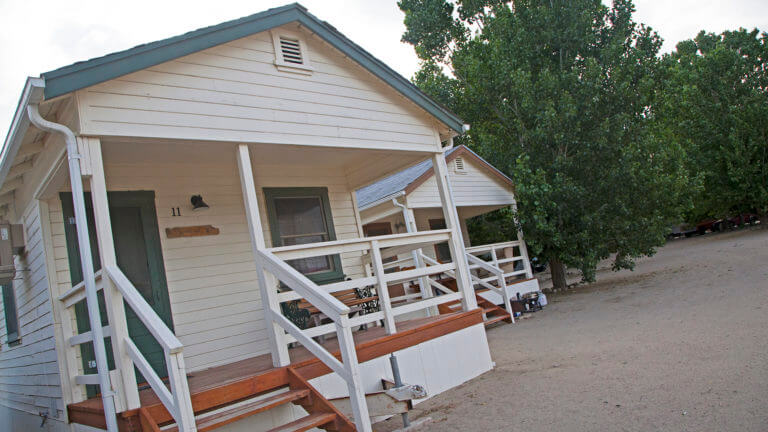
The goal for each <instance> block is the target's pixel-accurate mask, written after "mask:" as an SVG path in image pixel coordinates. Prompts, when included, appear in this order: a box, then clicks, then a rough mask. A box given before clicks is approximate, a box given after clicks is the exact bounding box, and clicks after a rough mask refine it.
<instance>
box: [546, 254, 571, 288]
mask: <svg viewBox="0 0 768 432" xmlns="http://www.w3.org/2000/svg"><path fill="white" fill-rule="evenodd" d="M549 271H550V273H551V274H552V288H554V289H557V290H564V289H565V288H566V287H567V286H568V282H567V281H566V280H565V264H563V262H562V261H560V260H559V259H557V258H550V259H549Z"/></svg>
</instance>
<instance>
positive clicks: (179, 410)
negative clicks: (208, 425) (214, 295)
mask: <svg viewBox="0 0 768 432" xmlns="http://www.w3.org/2000/svg"><path fill="white" fill-rule="evenodd" d="M95 276H96V289H97V291H99V290H102V289H103V287H104V278H105V277H107V278H109V279H110V280H111V281H112V283H113V284H114V285H115V287H116V288H117V290H118V291H119V292H120V294H121V296H122V298H123V300H124V301H125V303H126V304H127V305H128V306H129V307H130V308H131V310H132V311H133V312H134V313H135V314H136V316H137V317H138V318H139V319H140V320H141V322H142V323H143V324H144V326H145V327H146V328H147V329H148V330H149V331H150V333H151V334H152V336H154V338H155V339H156V340H157V342H158V343H159V344H160V346H161V347H162V348H163V352H164V355H165V363H166V367H167V371H168V382H169V384H170V389H169V388H168V386H166V384H165V383H164V382H163V380H162V379H161V378H160V377H159V376H158V374H157V373H156V372H155V370H154V369H153V368H152V366H151V365H150V364H149V362H148V361H147V359H146V358H145V357H144V355H143V354H142V353H141V351H139V349H138V348H137V347H136V345H135V344H134V343H133V341H132V340H131V338H130V337H126V338H124V339H123V340H122V341H116V340H115V339H114V335H113V332H112V331H111V328H110V326H108V325H107V326H105V327H102V329H103V331H104V336H105V337H106V336H111V337H112V343H121V342H122V344H123V346H124V347H125V350H126V352H127V353H128V356H129V357H130V359H131V362H132V363H133V364H132V365H127V366H128V367H133V366H136V368H137V369H138V370H139V371H140V372H141V374H142V375H143V376H144V378H145V379H146V380H147V383H148V384H149V385H150V387H151V388H152V390H153V391H154V392H155V394H156V395H157V397H158V398H159V399H160V401H161V402H162V403H163V405H164V406H165V408H166V409H167V410H168V412H169V413H170V414H171V416H172V417H173V419H174V420H175V421H176V424H177V426H178V428H179V429H178V430H180V431H185V432H186V431H195V430H196V426H195V417H194V412H193V410H192V401H191V398H190V393H189V385H188V383H187V375H186V367H185V365H184V355H183V349H184V346H183V345H182V343H181V341H179V339H178V338H177V337H176V335H174V334H173V332H172V331H171V330H170V329H169V328H168V326H166V325H165V323H164V322H163V321H162V320H161V319H160V317H159V316H158V315H157V313H155V311H154V310H153V309H152V307H151V306H150V305H149V303H147V301H146V300H144V297H142V296H141V294H140V293H139V291H138V290H137V289H136V287H135V286H134V285H133V284H132V283H131V281H130V280H128V278H127V277H126V276H125V274H123V272H122V271H121V270H120V269H119V268H118V267H117V266H114V265H110V266H106V267H105V268H104V269H102V270H100V271H98V272H96V274H95ZM83 299H85V285H84V284H83V283H82V282H81V283H79V284H77V285H75V286H74V287H72V288H71V289H70V290H68V291H67V292H65V293H64V294H62V295H61V296H60V297H59V301H60V302H61V303H62V305H63V307H64V310H66V311H67V312H68V313H67V314H66V315H67V316H66V318H68V319H70V320H74V319H75V314H74V309H75V304H77V303H79V302H80V301H82V300H83ZM67 327H71V328H73V329H74V327H72V326H67ZM73 333H74V330H73ZM65 339H66V343H67V346H66V349H68V350H72V349H75V347H77V346H78V345H81V344H84V343H89V342H92V341H93V335H92V333H91V332H90V331H88V332H84V333H80V334H69V335H65ZM76 357H77V356H76V355H68V356H67V358H68V359H70V360H69V361H73V360H74V359H75V358H76ZM110 375H111V381H112V386H113V388H114V387H117V386H119V385H121V384H122V383H121V382H120V380H118V379H116V377H115V375H114V374H113V373H111V374H110ZM74 381H75V384H76V385H79V386H84V385H88V384H99V380H98V375H97V374H80V375H77V376H75V378H74ZM137 387H138V386H137ZM78 393H80V394H81V398H84V395H85V392H83V391H80V392H78ZM123 409H125V407H123ZM118 411H120V410H118Z"/></svg>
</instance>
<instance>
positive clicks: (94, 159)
mask: <svg viewBox="0 0 768 432" xmlns="http://www.w3.org/2000/svg"><path fill="white" fill-rule="evenodd" d="M77 145H78V147H79V148H80V154H81V155H82V158H81V159H80V162H81V164H82V165H84V166H83V174H84V175H85V176H89V177H90V185H91V200H92V201H93V217H94V222H95V225H96V237H97V240H98V244H99V254H100V259H101V268H106V267H108V266H111V265H114V266H117V256H116V255H115V242H114V239H113V237H112V222H111V219H110V217H109V200H108V198H107V182H106V178H105V175H104V161H103V159H102V153H101V141H100V140H99V139H98V138H89V137H77ZM101 280H102V283H103V284H104V300H105V304H106V309H107V316H108V317H109V325H110V327H111V329H112V353H113V358H114V359H115V371H116V372H117V373H118V376H119V381H121V382H122V385H120V386H117V385H116V384H117V383H113V385H114V386H115V387H118V388H116V389H115V390H116V393H117V397H118V400H119V401H120V402H121V406H122V407H124V409H126V410H132V409H138V408H140V407H141V403H140V402H139V390H138V387H137V385H136V371H135V369H134V367H133V361H131V358H130V357H129V356H128V352H127V351H126V350H125V347H124V345H123V341H124V340H126V339H127V338H128V323H127V321H126V319H125V304H124V302H123V296H122V294H121V293H120V291H119V290H118V289H117V287H116V286H115V284H114V283H113V282H112V279H110V278H109V277H108V276H107V275H106V273H103V275H102V278H101Z"/></svg>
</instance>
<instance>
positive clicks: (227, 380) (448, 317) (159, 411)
mask: <svg viewBox="0 0 768 432" xmlns="http://www.w3.org/2000/svg"><path fill="white" fill-rule="evenodd" d="M482 322H483V316H482V310H481V309H475V310H472V311H469V312H455V313H451V314H445V315H439V316H435V317H429V318H420V319H414V320H408V321H402V322H398V323H397V330H398V332H397V333H396V334H393V335H387V334H386V333H385V331H384V328H383V327H372V328H369V329H368V330H365V331H358V332H355V333H354V339H355V348H356V350H357V357H358V361H359V362H361V363H362V362H365V361H368V360H372V359H374V358H377V357H381V356H383V355H386V354H389V353H391V352H395V351H398V350H402V349H405V348H408V347H410V346H414V345H417V344H419V343H422V342H426V341H428V340H431V339H435V338H438V337H440V336H443V335H446V334H449V333H452V332H455V331H458V330H461V329H464V328H467V327H470V326H472V325H475V324H479V323H482ZM323 346H324V347H325V348H326V349H327V350H328V351H330V352H332V353H333V354H334V355H335V356H336V357H337V358H339V359H340V358H341V357H340V354H339V349H338V342H337V340H336V339H329V340H327V341H325V342H324V343H323ZM290 356H291V364H290V366H286V367H279V368H275V367H273V366H272V358H271V356H270V355H261V356H257V357H252V358H249V359H245V360H240V361H237V362H234V363H229V364H226V365H222V366H217V367H213V368H210V369H206V370H202V371H196V372H193V373H190V374H188V375H187V377H188V382H189V389H190V393H191V395H192V406H193V409H194V411H195V414H200V413H204V412H206V411H210V410H213V409H217V408H221V407H223V406H226V405H229V404H232V403H235V402H238V401H242V400H244V399H248V398H251V397H254V396H257V395H259V394H263V393H265V392H268V391H272V390H274V389H276V388H279V387H280V386H282V385H285V383H286V382H287V381H288V376H287V375H288V368H289V367H290V368H292V369H293V370H295V371H296V372H297V373H298V374H299V375H300V376H301V377H302V378H304V379H306V380H310V379H312V378H316V377H319V376H322V375H325V374H328V373H330V372H331V370H330V368H328V366H326V365H325V364H324V363H322V362H321V361H320V360H319V359H317V358H315V357H314V356H313V355H312V354H311V353H310V352H309V351H308V350H307V349H305V348H304V347H300V346H299V347H296V348H292V349H291V350H290ZM139 398H140V400H141V406H142V408H144V409H146V410H147V411H148V412H149V413H150V414H151V416H152V418H153V419H155V420H156V421H157V422H158V423H161V424H162V423H169V422H171V421H172V420H173V419H172V418H171V416H170V414H169V413H168V411H167V410H166V409H165V407H164V406H163V405H162V403H160V400H159V399H158V397H157V396H156V395H155V393H154V391H152V390H151V389H149V388H147V389H143V390H141V391H140V392H139ZM67 410H68V414H69V421H70V422H72V423H80V424H85V425H89V426H93V427H98V428H105V427H106V426H105V422H104V413H103V408H102V402H101V398H100V397H95V398H91V399H88V400H85V401H83V402H79V403H74V404H70V405H68V406H67ZM118 422H119V425H120V430H121V431H141V430H142V429H141V425H140V422H139V416H138V410H131V411H125V412H122V413H120V414H118Z"/></svg>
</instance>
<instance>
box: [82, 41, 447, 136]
mask: <svg viewBox="0 0 768 432" xmlns="http://www.w3.org/2000/svg"><path fill="white" fill-rule="evenodd" d="M277 31H280V30H277ZM294 31H302V30H295V29H294ZM303 37H304V38H305V39H306V42H307V50H308V55H309V58H310V59H311V62H312V65H313V68H314V71H313V72H312V73H311V74H309V75H303V74H296V73H290V72H285V71H280V70H278V69H277V68H276V67H275V65H274V60H275V57H274V47H273V44H272V41H271V37H270V35H269V33H268V32H264V33H260V34H258V35H254V36H251V37H247V38H243V39H240V40H237V41H233V42H230V43H227V44H223V45H220V46H216V47H213V48H209V49H207V50H204V51H200V52H197V53H193V54H190V55H187V56H184V57H181V58H178V59H175V60H172V61H168V62H165V63H162V64H159V65H155V66H152V67H150V68H147V69H144V70H141V71H138V72H134V73H131V74H128V75H124V76H122V77H119V78H117V79H114V80H110V81H107V82H104V83H100V84H96V85H94V86H91V87H89V88H87V89H84V90H81V91H79V92H78V96H77V99H78V109H79V113H80V124H81V132H82V133H84V134H89V135H112V136H134V137H149V138H176V139H197V140H217V141H238V142H262V143H276V144H300V145H315V146H338V147H355V148H360V147H364V148H379V149H403V150H414V151H435V150H436V149H437V148H438V145H439V138H438V136H437V130H436V124H435V120H434V119H433V118H432V117H431V116H429V115H428V114H427V113H426V112H425V111H424V110H422V109H421V108H418V107H417V106H416V105H415V104H414V103H413V102H411V101H409V100H408V99H406V98H405V97H403V96H402V95H401V94H399V93H398V92H397V91H395V90H394V89H392V88H391V87H389V86H388V85H386V84H384V83H383V82H382V81H381V80H379V79H378V78H376V77H375V76H373V75H372V74H371V73H369V72H367V71H365V70H364V69H363V68H362V67H360V66H359V65H357V64H356V63H355V62H353V61H352V60H350V59H348V58H346V57H344V56H343V55H342V54H341V53H339V52H338V51H336V50H335V49H334V48H332V47H330V46H329V45H327V44H325V43H324V42H322V41H320V40H319V39H317V38H316V37H315V36H312V35H310V34H307V33H303Z"/></svg>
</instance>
